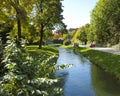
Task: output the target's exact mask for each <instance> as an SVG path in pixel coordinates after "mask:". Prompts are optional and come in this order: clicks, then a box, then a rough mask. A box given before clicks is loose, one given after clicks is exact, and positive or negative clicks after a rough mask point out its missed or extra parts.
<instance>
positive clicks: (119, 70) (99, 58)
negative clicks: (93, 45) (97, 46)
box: [77, 48, 120, 79]
mask: <svg viewBox="0 0 120 96" xmlns="http://www.w3.org/2000/svg"><path fill="white" fill-rule="evenodd" d="M77 51H78V52H80V53H82V54H83V55H84V56H85V57H87V58H88V59H89V60H90V61H91V62H92V63H93V64H96V65H98V66H99V67H100V68H102V69H104V70H105V71H106V72H108V73H110V74H112V75H113V76H115V77H116V78H118V79H120V55H116V54H111V53H106V52H101V51H97V50H92V49H89V48H79V50H77Z"/></svg>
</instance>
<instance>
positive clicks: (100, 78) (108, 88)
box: [91, 65, 120, 96]
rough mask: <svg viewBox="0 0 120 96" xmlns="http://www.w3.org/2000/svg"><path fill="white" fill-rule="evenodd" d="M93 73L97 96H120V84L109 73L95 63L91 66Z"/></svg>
mask: <svg viewBox="0 0 120 96" xmlns="http://www.w3.org/2000/svg"><path fill="white" fill-rule="evenodd" d="M91 73H92V74H91V78H92V84H93V87H94V90H95V93H96V96H120V84H118V83H117V82H116V80H115V79H113V78H112V77H111V76H110V75H109V74H108V73H105V72H103V71H102V70H101V69H100V68H98V67H96V66H95V65H92V66H91Z"/></svg>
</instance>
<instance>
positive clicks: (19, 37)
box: [17, 17, 21, 46]
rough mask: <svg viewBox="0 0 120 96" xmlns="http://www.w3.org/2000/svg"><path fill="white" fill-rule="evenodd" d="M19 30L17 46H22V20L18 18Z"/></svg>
mask: <svg viewBox="0 0 120 96" xmlns="http://www.w3.org/2000/svg"><path fill="white" fill-rule="evenodd" d="M17 28H18V38H17V44H18V45H19V46H20V45H21V44H20V42H21V21H20V18H19V17H18V18H17Z"/></svg>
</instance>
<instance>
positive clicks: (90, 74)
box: [55, 48, 120, 96]
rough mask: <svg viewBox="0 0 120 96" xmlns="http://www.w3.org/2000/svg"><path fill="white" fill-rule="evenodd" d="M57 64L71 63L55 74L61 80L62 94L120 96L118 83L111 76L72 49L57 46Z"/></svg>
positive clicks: (70, 95) (74, 95)
mask: <svg viewBox="0 0 120 96" xmlns="http://www.w3.org/2000/svg"><path fill="white" fill-rule="evenodd" d="M57 64H58V65H61V64H73V67H71V68H66V69H61V70H59V71H57V72H56V74H55V75H56V77H60V78H61V79H62V80H63V84H62V86H63V89H64V94H63V95H64V96H120V85H119V84H117V82H116V81H115V80H114V79H112V77H111V76H109V75H108V74H107V73H105V72H103V71H102V70H100V69H99V68H97V67H96V66H95V65H93V64H91V63H90V62H89V61H88V60H87V59H86V58H84V57H83V56H79V55H77V54H74V53H73V51H72V50H70V49H64V48H59V58H58V60H57Z"/></svg>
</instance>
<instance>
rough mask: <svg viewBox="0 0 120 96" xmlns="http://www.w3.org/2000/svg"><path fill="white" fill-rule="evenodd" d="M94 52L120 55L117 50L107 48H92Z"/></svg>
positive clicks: (119, 51)
mask: <svg viewBox="0 0 120 96" xmlns="http://www.w3.org/2000/svg"><path fill="white" fill-rule="evenodd" d="M79 46H80V47H87V48H90V47H89V46H88V45H87V46H85V45H79ZM91 49H94V50H99V51H103V52H108V53H112V54H117V55H120V50H116V49H114V48H107V47H95V48H91Z"/></svg>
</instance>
